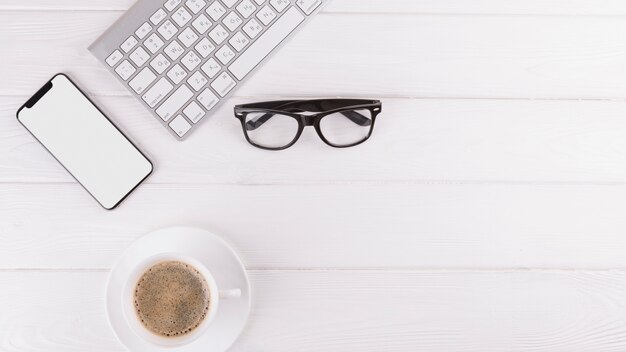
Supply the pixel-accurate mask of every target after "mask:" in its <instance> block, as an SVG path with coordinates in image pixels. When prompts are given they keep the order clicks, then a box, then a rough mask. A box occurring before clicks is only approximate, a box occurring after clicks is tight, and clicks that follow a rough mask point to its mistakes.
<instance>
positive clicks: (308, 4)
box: [296, 0, 322, 15]
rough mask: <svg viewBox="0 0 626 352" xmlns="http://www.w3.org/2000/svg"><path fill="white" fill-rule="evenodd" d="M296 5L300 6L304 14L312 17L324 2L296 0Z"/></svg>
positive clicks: (320, 0)
mask: <svg viewBox="0 0 626 352" xmlns="http://www.w3.org/2000/svg"><path fill="white" fill-rule="evenodd" d="M296 4H298V6H299V7H300V8H301V9H302V11H304V13H306V14H307V15H310V14H312V13H313V11H315V9H316V8H318V6H320V5H321V4H322V0H296Z"/></svg>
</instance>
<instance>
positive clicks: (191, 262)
mask: <svg viewBox="0 0 626 352" xmlns="http://www.w3.org/2000/svg"><path fill="white" fill-rule="evenodd" d="M166 262H179V263H184V264H187V265H188V266H191V267H192V268H193V269H195V271H196V272H197V273H198V274H199V275H200V276H201V277H202V278H203V279H204V281H205V282H206V286H207V290H208V293H209V302H208V309H207V310H206V314H205V315H204V318H203V319H202V320H201V322H200V323H199V324H198V325H197V326H196V327H194V328H193V329H192V330H191V331H189V332H186V333H184V334H181V335H177V336H163V335H160V334H157V333H155V332H153V331H151V330H150V329H148V328H147V327H146V326H145V325H144V323H142V321H141V319H140V317H139V316H138V313H137V309H136V307H135V304H136V303H135V290H136V287H137V284H138V282H139V280H140V279H141V277H142V276H143V275H144V273H146V272H147V271H148V270H149V269H151V268H153V267H154V266H155V265H158V264H160V263H166ZM240 297H241V289H237V288H234V289H233V288H230V289H227V290H222V289H221V288H220V287H218V284H217V282H216V281H215V278H214V277H213V275H212V274H211V272H210V271H209V270H208V269H207V268H206V267H205V266H204V265H203V264H202V263H201V262H199V261H198V260H196V259H194V258H192V257H189V256H186V255H183V254H179V253H162V254H157V255H154V256H151V257H149V258H147V259H145V260H144V261H142V262H141V263H139V264H138V265H137V266H136V267H135V268H134V269H133V270H132V272H131V274H130V275H129V276H128V280H127V281H126V285H125V288H124V290H123V293H122V303H123V313H124V318H125V320H126V322H127V324H128V326H129V327H130V329H131V330H132V331H133V333H134V334H135V335H137V336H138V337H140V338H141V339H143V340H144V341H146V342H148V343H150V344H152V345H155V346H158V347H164V348H167V347H179V346H183V345H188V344H190V343H192V342H194V341H195V340H197V339H198V338H199V337H200V336H202V335H203V334H204V333H205V332H206V330H207V329H208V328H209V326H210V325H211V323H212V322H213V321H214V320H215V318H216V317H217V314H218V310H219V305H220V300H222V299H237V298H240Z"/></svg>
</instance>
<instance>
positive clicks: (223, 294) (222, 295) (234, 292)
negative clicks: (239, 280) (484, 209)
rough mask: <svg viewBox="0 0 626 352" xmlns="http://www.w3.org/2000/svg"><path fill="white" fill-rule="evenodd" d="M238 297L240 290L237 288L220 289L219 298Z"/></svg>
mask: <svg viewBox="0 0 626 352" xmlns="http://www.w3.org/2000/svg"><path fill="white" fill-rule="evenodd" d="M240 297H241V290H240V289H238V288H236V289H232V290H224V291H220V299H233V298H240Z"/></svg>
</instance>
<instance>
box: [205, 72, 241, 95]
mask: <svg viewBox="0 0 626 352" xmlns="http://www.w3.org/2000/svg"><path fill="white" fill-rule="evenodd" d="M235 85H236V83H235V80H234V79H232V78H231V77H230V75H229V74H228V73H226V72H222V74H220V75H219V76H217V78H215V80H214V81H213V83H211V87H213V89H215V91H216V92H217V94H219V95H220V96H221V97H225V96H226V94H228V92H230V91H231V90H232V89H233V88H235Z"/></svg>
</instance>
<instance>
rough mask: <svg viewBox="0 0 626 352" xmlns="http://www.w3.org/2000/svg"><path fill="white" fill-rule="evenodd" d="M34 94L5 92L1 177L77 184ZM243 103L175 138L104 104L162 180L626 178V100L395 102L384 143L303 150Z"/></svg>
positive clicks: (127, 105)
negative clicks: (40, 135) (257, 135)
mask: <svg viewBox="0 0 626 352" xmlns="http://www.w3.org/2000/svg"><path fill="white" fill-rule="evenodd" d="M25 99H26V97H10V98H9V97H0V150H3V151H5V152H4V153H0V182H73V180H72V179H71V178H70V176H68V175H67V173H66V172H65V170H63V169H62V168H61V167H60V166H59V165H58V164H57V163H56V161H55V160H54V159H53V158H51V157H50V156H49V155H48V153H47V152H46V151H45V150H44V149H43V148H42V147H41V146H40V145H39V144H38V143H37V142H36V141H35V140H34V139H33V138H32V137H31V136H30V135H29V134H28V132H27V131H26V130H25V129H24V128H22V126H20V125H19V124H18V123H17V121H16V120H15V117H14V116H15V111H16V110H17V108H18V107H19V106H20V104H21V103H22V102H23V101H25ZM266 99H271V98H270V97H255V98H249V99H235V100H233V101H231V102H230V103H229V104H227V106H225V107H224V108H223V109H222V110H220V111H219V112H218V113H217V114H215V116H212V117H210V120H209V121H207V122H206V123H205V124H204V125H203V126H201V128H200V130H199V131H198V132H196V135H194V136H192V137H191V138H190V139H189V140H188V141H186V142H185V143H178V142H176V141H175V140H174V139H173V138H171V136H170V135H169V134H167V132H166V131H165V129H163V128H162V127H161V125H160V124H158V123H157V122H156V121H155V120H154V118H153V117H152V116H150V115H149V114H148V113H147V112H146V111H144V109H143V107H142V106H140V104H139V103H137V102H136V101H134V99H132V98H130V97H127V98H122V97H112V98H97V99H96V101H97V102H98V103H100V105H101V106H102V107H103V108H104V110H105V111H106V112H108V113H109V114H110V116H111V117H112V119H113V120H114V121H116V122H118V123H119V124H120V125H121V127H122V128H123V129H124V130H126V131H127V132H128V133H129V135H130V136H131V138H133V139H134V140H135V141H137V142H138V144H139V145H140V147H141V148H142V149H144V150H145V151H146V152H147V153H148V155H149V156H150V157H151V158H152V159H153V160H154V161H155V164H156V172H155V174H154V175H153V177H152V178H151V179H150V181H149V182H151V183H227V184H233V183H234V184H318V183H324V184H328V183H338V182H341V183H346V182H364V181H366V182H383V181H384V182H452V183H458V182H470V183H472V182H509V183H517V182H532V183H553V182H567V183H572V182H577V183H591V182H596V183H624V182H626V144H625V143H624V136H626V119H625V118H624V111H626V102H623V101H619V102H597V101H586V102H581V101H564V102H563V101H499V100H478V101H470V100H405V99H385V100H384V111H383V114H382V115H381V117H380V121H379V122H378V123H377V126H376V130H375V132H374V136H373V137H372V139H371V140H370V141H368V142H367V143H366V144H364V145H362V146H359V147H357V148H351V149H346V150H336V149H332V148H330V147H328V146H326V145H325V144H324V143H323V142H322V141H321V140H319V138H318V137H317V135H316V134H315V132H314V131H313V130H312V129H311V130H310V131H306V133H305V134H304V136H303V138H302V139H301V140H300V141H299V143H298V144H297V145H296V146H294V147H293V148H292V149H290V150H287V151H284V152H278V153H275V152H264V151H261V150H258V149H256V148H254V147H252V146H250V145H249V144H248V143H247V142H246V141H245V139H244V137H243V132H242V130H241V126H240V124H239V122H238V120H236V119H235V118H234V117H233V116H232V110H231V107H232V105H233V104H237V103H243V102H251V101H259V100H266Z"/></svg>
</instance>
